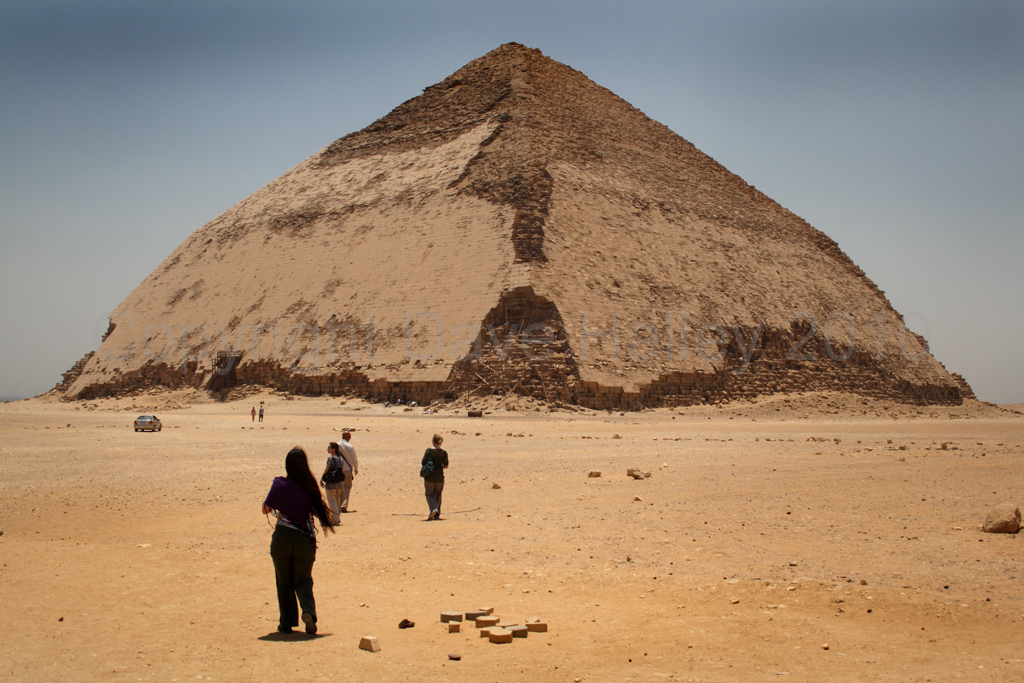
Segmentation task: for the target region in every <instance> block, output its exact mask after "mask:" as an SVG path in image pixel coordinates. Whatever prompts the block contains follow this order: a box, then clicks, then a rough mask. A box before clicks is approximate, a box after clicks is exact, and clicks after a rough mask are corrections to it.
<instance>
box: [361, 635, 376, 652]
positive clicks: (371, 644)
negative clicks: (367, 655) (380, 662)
mask: <svg viewBox="0 0 1024 683" xmlns="http://www.w3.org/2000/svg"><path fill="white" fill-rule="evenodd" d="M359 649H360V650H366V651H367V652H380V643H379V642H377V638H376V637H374V636H363V637H362V638H360V639H359Z"/></svg>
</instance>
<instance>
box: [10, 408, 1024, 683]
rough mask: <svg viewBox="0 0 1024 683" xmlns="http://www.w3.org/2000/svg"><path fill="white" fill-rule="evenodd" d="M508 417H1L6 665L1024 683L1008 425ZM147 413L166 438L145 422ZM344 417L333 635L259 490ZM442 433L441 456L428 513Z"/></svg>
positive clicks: (333, 548)
mask: <svg viewBox="0 0 1024 683" xmlns="http://www.w3.org/2000/svg"><path fill="white" fill-rule="evenodd" d="M261 400H262V401H265V402H266V406H267V416H266V419H265V421H264V422H263V423H262V424H260V423H256V424H254V423H252V422H251V421H250V417H249V409H250V407H251V406H252V405H258V404H259V401H261ZM506 407H508V406H506ZM514 407H516V408H517V410H515V411H508V410H505V409H496V410H494V411H493V412H491V413H490V414H488V415H485V416H484V417H483V418H479V419H470V418H467V417H466V416H465V412H464V411H463V412H462V413H461V414H451V413H442V414H435V415H424V414H423V413H422V409H418V410H408V411H407V410H404V409H403V408H402V407H389V408H385V407H384V406H382V405H371V404H366V403H363V402H361V401H355V400H349V401H347V402H346V401H342V400H340V399H336V398H334V399H328V398H323V399H295V400H289V399H287V398H286V397H284V396H280V395H276V394H271V393H263V394H259V395H253V396H251V397H249V398H246V399H245V400H244V401H236V402H229V403H213V402H209V401H203V400H200V398H199V397H197V396H193V395H190V394H187V393H175V394H150V395H142V396H136V397H134V398H122V399H116V400H115V399H108V400H100V401H95V402H90V403H60V402H58V401H56V400H54V399H49V398H41V399H33V400H30V401H21V402H16V403H8V404H4V405H0V473H2V474H0V527H2V532H3V535H2V536H0V564H2V569H0V604H2V605H3V613H4V615H5V622H6V628H7V631H6V635H5V636H4V638H3V639H2V642H0V678H4V679H6V680H29V681H35V680H161V681H167V680H181V681H184V680H200V679H201V680H252V679H257V678H258V679H263V680H321V679H323V680H342V681H371V680H373V681H379V680H391V681H395V680H403V681H430V680H453V681H474V682H477V681H517V680H527V679H529V680H531V681H538V682H539V681H658V680H680V681H691V680H692V681H697V680H700V681H759V680H761V681H766V680H773V681H774V680H790V681H830V680H835V681H854V680H873V681H874V680H878V681H954V680H963V681H1011V680H1017V681H1019V680H1024V662H1022V659H1024V649H1022V646H1024V590H1022V584H1024V546H1022V545H1021V543H1022V541H1021V539H1020V537H1019V536H1020V534H1017V535H1005V534H984V533H982V532H981V530H980V526H981V523H982V522H983V521H984V518H985V515H986V513H987V512H988V510H989V509H990V508H991V507H992V506H993V505H994V504H996V503H999V502H1004V501H1007V502H1012V503H1014V504H1016V505H1024V468H1022V463H1024V460H1022V456H1024V417H1022V416H1021V415H1020V413H1018V412H1013V411H1009V410H1003V409H999V408H995V407H992V406H986V405H983V404H977V403H974V404H972V405H970V406H967V407H960V408H916V407H908V406H898V405H894V404H878V403H871V404H865V403H863V402H861V401H860V400H859V399H851V398H848V397H842V396H837V395H830V394H813V395H812V394H808V395H805V396H793V397H789V398H783V397H778V398H773V399H768V400H765V401H763V402H761V403H759V404H756V405H754V404H731V405H730V406H727V407H723V408H718V407H700V408H689V409H677V410H676V411H671V410H667V409H666V410H657V411H648V412H641V413H625V414H619V413H606V412H601V413H596V412H593V411H586V412H580V413H573V412H554V413H549V412H547V411H546V409H537V408H539V407H538V406H532V405H530V404H528V403H521V404H519V405H518V406H514ZM154 411H155V412H156V413H157V414H158V415H159V417H160V418H161V419H162V420H163V423H164V429H163V431H161V432H159V433H135V432H133V431H132V429H131V423H132V420H133V418H134V417H135V416H136V415H138V414H140V413H146V412H154ZM345 428H350V429H352V431H353V432H354V437H353V445H355V447H356V448H357V451H358V453H359V460H360V475H359V476H358V477H357V479H356V482H355V487H354V491H353V496H352V505H351V507H352V508H353V509H354V510H356V512H355V513H354V514H349V515H346V516H344V517H343V520H342V527H341V528H340V529H339V533H338V534H336V535H334V536H328V537H326V538H324V537H321V545H320V551H319V554H318V558H317V563H316V567H315V569H314V578H315V581H316V587H315V591H316V597H317V603H318V611H319V613H320V633H319V634H318V635H316V636H314V637H309V636H306V635H305V634H295V635H290V636H284V635H280V634H277V633H275V626H276V623H277V610H276V605H275V596H274V586H273V567H272V565H271V562H270V557H269V553H268V546H269V542H270V535H271V532H272V529H271V527H270V525H269V523H268V520H267V518H265V517H264V516H263V515H262V514H260V510H259V508H260V504H261V502H262V500H263V497H264V495H265V494H266V491H267V488H268V487H269V485H270V481H271V479H272V478H273V477H274V476H275V475H278V474H282V473H283V460H284V455H285V453H286V452H287V450H288V449H289V448H290V447H291V446H293V445H296V444H298V445H302V446H304V447H305V448H306V449H307V451H308V452H309V453H310V454H311V459H312V460H313V462H314V463H315V465H314V469H317V468H320V469H322V467H323V458H324V456H325V448H326V445H327V442H328V441H331V440H338V438H339V437H340V432H341V431H342V429H345ZM434 432H439V433H441V434H443V435H444V436H445V447H446V448H447V450H448V451H449V453H450V455H451V461H452V465H451V468H450V469H449V470H448V475H447V485H446V489H445V494H444V496H445V499H444V500H445V502H444V508H445V510H444V512H445V515H444V517H445V518H444V519H443V520H441V521H438V522H426V521H425V518H426V512H427V510H426V504H425V502H424V499H423V495H422V484H421V480H420V479H419V477H418V476H417V470H418V462H419V458H420V456H421V454H422V452H423V449H424V448H425V447H426V446H427V445H428V443H429V437H430V435H431V434H433V433H434ZM630 467H636V468H640V469H641V470H643V471H646V472H650V473H651V476H650V477H649V478H646V479H640V480H635V479H633V478H631V477H628V476H626V470H627V468H630ZM591 470H600V471H601V473H602V474H601V476H600V477H588V472H590V471H591ZM494 484H498V485H499V486H500V488H495V487H494ZM486 606H491V607H493V608H494V610H495V614H497V615H499V616H501V617H503V618H505V619H508V620H509V621H513V622H515V621H518V622H520V623H521V622H522V621H523V620H524V619H525V618H527V617H539V618H541V619H542V620H545V621H546V622H547V623H548V624H549V630H548V632H547V633H531V634H530V635H529V637H528V638H527V639H525V640H519V639H517V640H516V641H515V642H513V643H511V644H507V645H504V644H503V645H498V644H491V643H488V642H487V641H486V640H485V639H480V638H478V637H477V633H476V632H475V630H474V629H472V628H465V626H466V625H465V624H464V631H463V632H462V633H458V634H449V633H448V632H447V628H446V626H445V625H443V624H441V623H440V621H439V616H440V613H441V612H443V611H452V610H457V611H468V610H472V609H476V608H481V607H486ZM403 618H407V619H410V620H412V621H414V622H415V627H413V628H410V629H404V630H400V629H399V628H398V623H399V622H400V621H401V620H402V619H403ZM365 635H372V636H376V637H377V638H378V640H379V642H380V644H381V650H380V652H377V653H371V652H366V651H362V650H359V649H358V647H357V646H358V643H359V639H360V637H361V636H365ZM449 653H459V654H460V655H461V660H460V661H450V660H449V659H448V655H449Z"/></svg>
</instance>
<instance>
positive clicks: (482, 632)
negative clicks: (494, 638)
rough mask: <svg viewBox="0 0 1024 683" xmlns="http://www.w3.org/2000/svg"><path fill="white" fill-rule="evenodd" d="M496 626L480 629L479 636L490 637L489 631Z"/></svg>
mask: <svg viewBox="0 0 1024 683" xmlns="http://www.w3.org/2000/svg"><path fill="white" fill-rule="evenodd" d="M496 628H498V627H497V626H488V627H486V628H482V629H480V637H481V638H490V637H491V631H493V630H494V629H496Z"/></svg>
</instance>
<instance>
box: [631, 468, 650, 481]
mask: <svg viewBox="0 0 1024 683" xmlns="http://www.w3.org/2000/svg"><path fill="white" fill-rule="evenodd" d="M626 476H628V477H633V478H634V479H647V478H648V477H650V476H651V473H650V472H641V471H640V470H638V469H637V468H635V467H630V468H629V469H628V470H626Z"/></svg>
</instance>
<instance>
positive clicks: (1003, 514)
mask: <svg viewBox="0 0 1024 683" xmlns="http://www.w3.org/2000/svg"><path fill="white" fill-rule="evenodd" d="M981 530H982V531H984V532H985V533H989V534H1015V533H1017V532H1018V531H1020V508H1018V507H1017V506H1016V505H1014V504H1013V503H1000V504H999V505H996V506H995V507H994V508H992V509H991V510H989V513H988V516H987V517H986V518H985V525H984V526H983V527H981Z"/></svg>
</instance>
